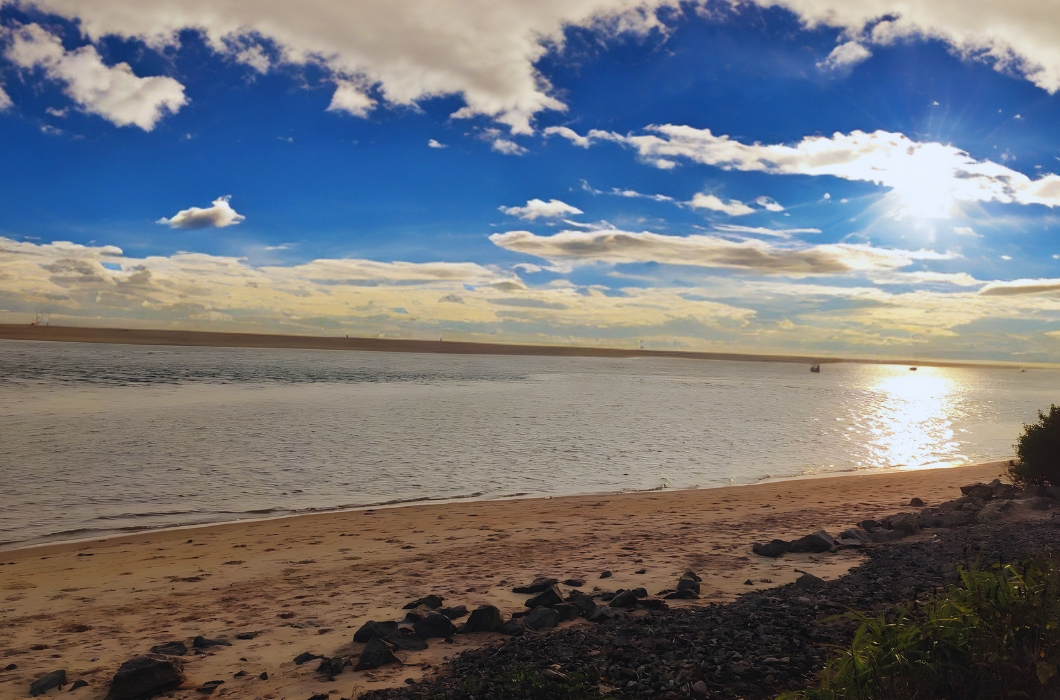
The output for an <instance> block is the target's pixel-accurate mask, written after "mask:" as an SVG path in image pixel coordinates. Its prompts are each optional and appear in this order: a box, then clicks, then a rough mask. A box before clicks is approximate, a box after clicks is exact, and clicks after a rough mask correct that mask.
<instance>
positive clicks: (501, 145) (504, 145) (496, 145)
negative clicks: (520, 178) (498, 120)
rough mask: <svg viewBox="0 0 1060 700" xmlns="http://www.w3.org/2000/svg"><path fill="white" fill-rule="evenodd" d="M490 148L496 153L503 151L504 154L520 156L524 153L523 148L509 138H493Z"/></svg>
mask: <svg viewBox="0 0 1060 700" xmlns="http://www.w3.org/2000/svg"><path fill="white" fill-rule="evenodd" d="M490 148H491V149H492V150H494V151H496V152H497V153H503V154H504V155H506V156H521V155H523V154H524V153H526V149H525V148H523V147H522V146H520V145H519V144H517V143H516V142H515V141H512V140H510V139H501V138H497V139H493V142H492V143H491V144H490Z"/></svg>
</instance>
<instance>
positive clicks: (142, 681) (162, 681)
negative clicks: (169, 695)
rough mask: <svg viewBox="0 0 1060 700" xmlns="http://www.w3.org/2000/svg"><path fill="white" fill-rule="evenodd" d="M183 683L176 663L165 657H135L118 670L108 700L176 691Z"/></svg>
mask: <svg viewBox="0 0 1060 700" xmlns="http://www.w3.org/2000/svg"><path fill="white" fill-rule="evenodd" d="M183 682H184V668H183V665H182V664H181V662H180V661H178V660H176V659H174V658H172V657H167V656H137V657H135V658H132V659H129V660H128V661H126V662H125V663H123V664H122V665H121V666H120V667H118V671H117V673H115V674H114V679H113V680H112V681H111V683H110V693H109V694H108V695H107V698H108V700H135V699H137V698H142V697H151V696H153V695H158V694H160V693H164V692H166V691H167V690H172V689H174V688H177V687H179V686H180V685H181V684H182V683H183Z"/></svg>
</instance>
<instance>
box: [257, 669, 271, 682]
mask: <svg viewBox="0 0 1060 700" xmlns="http://www.w3.org/2000/svg"><path fill="white" fill-rule="evenodd" d="M258 680H259V681H267V680H269V673H268V671H262V672H261V673H259V674H258Z"/></svg>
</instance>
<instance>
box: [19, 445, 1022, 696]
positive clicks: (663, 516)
mask: <svg viewBox="0 0 1060 700" xmlns="http://www.w3.org/2000/svg"><path fill="white" fill-rule="evenodd" d="M1002 467H1003V463H1002V462H990V463H985V464H978V465H971V466H965V467H955V468H950V469H930V470H921V471H905V472H889V473H883V474H851V475H844V476H832V477H825V478H809V479H796V480H785V481H778V482H772V483H758V484H753V485H747V486H732V487H720V488H711V489H686V490H674V491H647V492H635V493H624V494H611V495H581V496H569V497H554V498H521V499H514V500H507V501H496V500H485V501H460V502H451V503H444V504H439V503H430V504H415V505H411V506H405V507H391V508H376V509H363V510H357V511H345V512H324V513H311V514H305V515H299V516H295V517H284V518H271V519H266V520H258V521H255V522H247V521H241V522H229V523H221V524H210V525H204V526H200V527H196V528H194V529H180V530H173V529H170V530H166V531H161V530H157V531H148V532H139V533H133V534H124V535H120V536H117V537H113V538H107V539H102V540H96V541H81V542H77V543H71V542H66V543H59V544H46V545H38V546H33V547H26V548H23V549H19V550H9V551H6V552H4V553H3V554H2V555H0V563H2V564H3V566H0V624H2V625H3V626H4V628H5V630H9V634H8V635H7V636H6V637H5V638H4V639H0V662H2V663H0V669H3V668H5V667H6V665H10V664H14V665H15V666H16V668H14V669H12V670H10V671H0V696H3V697H23V696H24V695H25V693H26V688H28V684H29V682H31V681H32V680H33V679H35V678H37V677H39V676H41V675H42V674H44V673H47V672H50V671H52V670H54V669H56V668H65V669H67V670H68V672H69V673H70V674H71V676H72V677H77V678H83V679H86V680H87V681H88V682H89V687H86V688H81V689H78V691H77V698H81V699H82V700H84V699H86V698H87V699H88V700H102V698H103V697H104V695H105V694H106V688H107V686H108V685H109V682H110V678H111V676H112V675H113V673H114V671H115V670H116V669H117V667H118V666H119V665H120V664H121V663H123V662H124V661H126V660H128V659H130V658H132V657H133V656H136V655H138V654H143V653H146V652H147V651H148V650H149V648H150V647H151V646H153V645H155V644H159V643H163V642H167V641H172V640H178V639H183V640H185V641H189V640H191V639H192V638H193V637H195V636H197V635H203V636H205V637H207V638H210V639H216V638H227V639H228V640H230V641H231V642H232V646H231V647H217V648H211V649H209V650H206V651H205V652H204V653H202V654H200V655H196V656H192V657H187V658H186V672H187V674H188V677H189V684H202V683H205V682H207V681H209V680H212V679H224V680H226V685H225V686H224V688H225V690H226V691H227V692H228V693H235V694H236V695H235V696H236V697H261V698H264V699H266V700H267V699H268V698H270V697H273V698H282V697H285V696H286V697H289V698H290V697H309V696H311V695H313V694H314V693H320V692H324V693H327V692H329V691H330V690H336V692H337V693H339V695H338V696H336V697H339V696H342V697H356V694H353V695H351V692H350V688H352V687H355V686H356V687H357V688H359V691H358V692H363V691H367V690H371V689H378V688H387V687H394V686H399V685H402V684H403V683H404V682H405V679H407V678H412V679H414V680H418V679H420V678H423V677H425V676H432V675H434V674H435V673H437V672H438V671H439V670H440V669H442V668H443V667H445V665H446V664H447V662H448V660H449V659H450V658H451V657H452V656H453V655H455V654H456V653H458V652H460V651H463V650H467V649H472V648H477V647H481V646H484V645H488V644H493V643H495V642H497V641H500V640H501V639H504V637H502V636H500V635H497V634H495V633H474V634H466V635H465V634H460V635H455V637H454V639H453V643H451V644H449V643H444V642H441V641H439V640H433V641H432V642H431V644H430V647H429V649H427V650H425V651H417V652H407V653H406V652H400V653H399V656H400V657H401V658H402V662H403V665H400V666H390V667H384V668H382V669H378V670H376V671H369V672H364V671H359V672H351V671H347V672H345V673H343V674H341V675H340V676H339V677H338V678H337V679H335V680H334V681H328V680H327V679H322V678H321V677H320V675H319V674H317V673H315V667H316V664H315V663H307V664H304V665H297V664H295V663H294V661H293V659H294V657H295V656H297V655H298V654H300V653H302V652H310V653H312V654H321V655H324V656H329V657H336V656H346V657H349V656H354V657H356V656H357V655H358V654H360V651H361V649H362V648H363V645H361V644H357V643H353V642H351V637H352V634H353V632H354V631H355V630H356V629H357V628H358V627H360V626H361V625H362V624H363V623H364V622H366V621H367V620H369V619H372V620H392V619H400V618H401V617H402V616H403V615H404V611H403V610H402V609H401V608H402V606H403V605H404V604H405V603H407V602H408V601H409V600H412V599H415V598H418V597H420V596H424V595H427V594H437V595H441V596H443V597H444V598H445V599H446V603H445V604H446V605H460V604H463V605H466V606H467V607H468V608H469V609H473V608H474V607H476V606H478V605H482V604H490V605H496V606H498V607H499V608H500V609H501V611H502V613H503V614H504V615H505V617H507V616H509V615H510V614H511V613H513V612H517V611H520V610H524V609H525V608H523V602H524V600H525V599H526V597H527V596H525V595H518V594H515V593H513V592H512V590H511V589H512V587H513V586H518V585H524V584H526V583H528V582H529V581H531V580H532V579H534V578H536V577H537V576H542V575H543V576H552V577H555V578H558V579H560V580H564V579H566V578H575V577H576V578H581V579H584V580H585V581H586V584H585V585H586V589H587V590H588V589H590V588H593V587H604V588H606V589H609V590H617V589H619V588H626V589H630V588H635V587H645V588H647V589H648V590H649V591H650V592H651V593H655V592H656V591H659V590H663V589H666V588H672V587H673V586H674V582H675V581H676V578H677V577H678V576H679V575H680V574H681V572H683V571H685V570H687V569H694V570H696V571H698V572H699V573H700V574H701V575H702V578H703V593H702V596H703V597H702V599H701V600H698V601H667V602H669V603H672V605H671V607H673V608H679V607H701V606H703V605H706V604H708V603H711V602H728V601H731V600H734V599H735V598H736V597H737V596H738V595H739V594H741V593H744V592H747V591H751V590H768V589H770V588H772V587H774V586H778V585H783V584H786V583H790V582H792V581H794V580H795V579H796V578H797V577H798V576H799V575H800V572H802V571H811V572H812V573H814V574H815V575H817V576H819V577H821V578H822V579H825V580H834V579H835V578H837V577H839V576H842V575H843V574H844V573H845V572H846V571H848V570H849V569H850V568H851V567H853V566H856V565H858V564H859V563H861V562H862V561H863V558H862V556H861V555H860V554H858V553H856V552H854V551H852V550H848V551H843V552H839V553H836V554H828V555H813V554H797V555H787V556H785V557H783V558H781V559H779V560H767V559H763V558H762V557H758V556H755V555H752V554H751V551H750V546H751V543H752V542H754V541H768V540H769V539H771V538H774V537H784V538H792V537H799V536H802V535H804V534H806V533H808V532H813V531H815V530H818V529H822V528H824V529H827V530H829V531H832V532H838V531H839V530H841V529H845V528H847V527H850V526H851V525H852V524H853V523H854V522H857V521H858V520H860V519H862V518H864V517H870V516H875V515H879V514H888V513H894V512H897V511H900V510H902V509H903V508H907V504H908V502H909V500H910V499H911V498H913V497H917V498H922V499H923V500H924V501H925V502H927V503H928V504H933V503H940V502H942V501H945V500H950V499H952V498H954V497H956V496H957V495H958V494H959V491H958V489H957V487H958V486H959V485H962V484H964V483H968V482H976V481H989V480H990V479H992V478H994V477H995V476H996V475H997V474H998V472H999V471H1000V470H1001V468H1002ZM604 571H609V572H611V575H610V576H608V577H607V578H606V579H605V578H601V575H602V572H604ZM745 581H751V584H747V583H745ZM590 624H593V623H588V622H586V621H584V620H580V621H573V622H565V623H563V626H572V625H590ZM248 632H253V633H254V635H253V636H254V638H253V639H249V640H238V639H237V638H236V635H237V634H244V635H245V634H246V633H248ZM244 659H245V660H244ZM239 671H245V672H246V675H245V676H243V677H236V676H235V674H236V673H237V672H239ZM263 671H264V672H267V675H268V680H267V681H261V680H258V674H259V673H261V672H263ZM194 688H195V685H189V686H188V687H187V688H186V689H182V690H181V691H178V692H177V693H176V694H175V697H177V698H188V699H189V700H190V699H191V698H194V697H199V695H197V694H196V692H195V690H194Z"/></svg>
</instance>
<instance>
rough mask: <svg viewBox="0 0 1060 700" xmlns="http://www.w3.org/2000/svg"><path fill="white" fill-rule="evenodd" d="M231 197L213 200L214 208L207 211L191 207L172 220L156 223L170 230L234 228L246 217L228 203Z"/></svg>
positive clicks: (177, 214) (172, 217)
mask: <svg viewBox="0 0 1060 700" xmlns="http://www.w3.org/2000/svg"><path fill="white" fill-rule="evenodd" d="M229 199H230V197H228V196H225V197H218V198H217V199H215V200H213V203H212V206H210V207H207V208H206V209H201V208H199V207H191V208H189V209H181V210H180V211H178V212H177V213H176V214H174V215H173V216H171V217H170V218H168V219H166V218H162V219H159V220H158V221H157V222H155V223H159V224H165V225H166V226H169V227H170V228H185V229H200V228H224V227H225V226H234V225H236V224H238V223H240V222H242V221H243V220H244V219H246V217H245V216H243V215H242V214H238V213H236V210H235V209H233V208H232V205H231V204H229V203H228V200H229Z"/></svg>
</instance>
